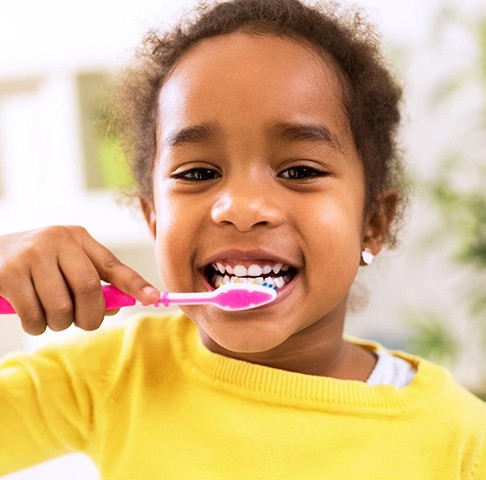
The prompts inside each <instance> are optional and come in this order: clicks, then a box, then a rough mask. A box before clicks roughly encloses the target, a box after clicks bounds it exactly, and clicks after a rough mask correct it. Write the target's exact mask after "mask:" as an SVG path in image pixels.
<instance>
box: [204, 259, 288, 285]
mask: <svg viewBox="0 0 486 480" xmlns="http://www.w3.org/2000/svg"><path fill="white" fill-rule="evenodd" d="M203 273H204V275H205V276H206V278H207V279H208V282H209V284H210V285H211V286H212V287H213V288H218V287H219V286H221V285H225V284H227V283H257V284H260V285H261V284H263V283H267V284H270V285H273V286H275V287H277V288H282V287H284V286H285V285H286V284H288V283H290V282H291V281H292V279H293V278H294V277H295V275H296V274H297V269H296V268H294V267H292V266H290V265H286V264H283V263H279V262H272V261H269V260H252V261H251V262H242V261H241V260H233V261H232V260H224V261H223V260H221V261H218V262H212V263H210V264H209V265H207V266H206V268H205V269H204V270H203Z"/></svg>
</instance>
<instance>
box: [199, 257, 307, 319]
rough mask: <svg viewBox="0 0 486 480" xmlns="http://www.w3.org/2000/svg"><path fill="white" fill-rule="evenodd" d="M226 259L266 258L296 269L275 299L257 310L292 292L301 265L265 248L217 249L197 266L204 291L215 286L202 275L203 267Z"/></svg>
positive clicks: (281, 299)
mask: <svg viewBox="0 0 486 480" xmlns="http://www.w3.org/2000/svg"><path fill="white" fill-rule="evenodd" d="M227 259H231V260H235V261H236V260H240V261H251V260H268V261H269V262H275V263H283V264H284V265H289V266H290V267H292V268H294V269H295V270H296V272H297V273H296V275H295V276H294V278H292V280H291V281H290V282H289V283H287V284H286V285H284V286H283V287H282V288H279V289H278V290H277V292H278V296H277V298H276V300H274V301H273V302H271V303H269V304H267V305H263V306H262V307H259V308H258V309H257V310H259V309H262V308H265V309H268V308H271V307H273V306H275V305H277V304H279V303H280V302H282V301H283V300H285V298H286V297H288V296H289V295H290V293H291V292H292V290H293V289H294V287H295V285H296V283H297V280H298V278H299V276H300V270H301V267H300V264H299V262H295V261H292V260H291V259H290V258H289V257H286V256H282V255H278V254H275V253H273V252H271V251H269V250H265V249H253V250H242V249H238V248H233V249H225V250H221V251H219V252H217V253H215V254H212V255H210V256H208V257H207V258H206V259H204V261H203V262H202V263H201V265H200V267H199V272H200V275H201V279H202V282H203V288H204V290H206V291H213V290H215V288H214V287H213V286H212V285H211V284H210V283H209V282H208V280H207V278H206V276H205V275H204V273H203V272H204V269H205V268H206V267H207V266H208V265H209V264H211V263H215V262H218V261H221V260H227ZM248 311H251V310H248Z"/></svg>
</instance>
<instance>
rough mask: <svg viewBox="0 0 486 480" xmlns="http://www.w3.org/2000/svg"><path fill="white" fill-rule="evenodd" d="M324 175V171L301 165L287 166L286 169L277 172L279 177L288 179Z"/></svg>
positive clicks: (302, 178)
mask: <svg viewBox="0 0 486 480" xmlns="http://www.w3.org/2000/svg"><path fill="white" fill-rule="evenodd" d="M326 175H327V173H326V172H323V171H321V170H316V169H315V168H312V167H307V166H303V165H302V166H297V167H291V168H287V170H284V171H283V172H281V173H280V174H279V177H281V178H286V179H289V180H308V179H310V178H315V177H323V176H326Z"/></svg>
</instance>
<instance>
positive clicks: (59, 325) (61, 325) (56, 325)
mask: <svg viewBox="0 0 486 480" xmlns="http://www.w3.org/2000/svg"><path fill="white" fill-rule="evenodd" d="M72 323H73V322H72V321H65V322H58V321H54V320H52V321H51V320H49V319H48V320H47V325H49V329H50V330H52V331H53V332H61V331H62V330H66V329H67V328H69V327H70V326H71V324H72Z"/></svg>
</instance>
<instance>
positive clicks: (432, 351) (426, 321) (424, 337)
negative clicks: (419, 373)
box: [402, 307, 460, 365]
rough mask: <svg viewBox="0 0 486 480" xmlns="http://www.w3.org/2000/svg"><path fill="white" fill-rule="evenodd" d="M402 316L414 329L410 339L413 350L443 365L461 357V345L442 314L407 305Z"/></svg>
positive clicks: (409, 346)
mask: <svg viewBox="0 0 486 480" xmlns="http://www.w3.org/2000/svg"><path fill="white" fill-rule="evenodd" d="M402 317H403V319H404V321H405V323H407V324H408V325H409V326H410V327H411V329H412V331H413V333H412V335H411V337H410V338H409V340H408V348H409V349H410V350H411V351H413V352H415V353H416V354H418V355H421V356H424V357H427V358H428V359H429V360H433V361H435V362H438V363H440V364H443V365H453V364H454V362H455V361H456V360H457V359H458V357H459V353H460V345H459V342H458V341H457V339H456V337H455V336H454V334H453V333H452V332H451V331H450V330H449V328H448V326H447V323H446V322H444V319H443V318H442V315H440V314H438V313H437V312H433V311H430V310H424V309H415V308H411V307H406V308H404V309H403V311H402Z"/></svg>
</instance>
